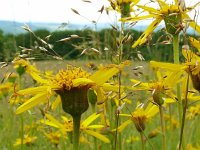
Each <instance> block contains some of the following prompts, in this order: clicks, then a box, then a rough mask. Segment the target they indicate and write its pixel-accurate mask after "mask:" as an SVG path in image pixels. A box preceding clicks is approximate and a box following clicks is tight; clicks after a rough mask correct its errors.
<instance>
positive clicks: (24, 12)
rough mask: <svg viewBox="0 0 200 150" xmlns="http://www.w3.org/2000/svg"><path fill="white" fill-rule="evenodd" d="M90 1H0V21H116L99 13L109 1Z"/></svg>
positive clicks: (189, 2) (112, 14)
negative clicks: (75, 11)
mask: <svg viewBox="0 0 200 150" xmlns="http://www.w3.org/2000/svg"><path fill="white" fill-rule="evenodd" d="M90 1H92V3H86V2H83V1H82V0H0V4H1V9H0V20H10V21H18V22H56V23H63V22H69V23H88V22H89V20H90V21H92V20H95V21H96V20H99V21H98V22H99V23H101V22H102V23H111V22H113V20H115V19H116V14H114V13H111V15H110V17H108V16H107V15H106V13H103V14H102V15H101V16H100V13H98V12H97V11H98V10H99V9H101V7H102V6H103V5H105V6H108V5H109V2H108V1H107V0H90ZM146 1H148V0H142V2H146ZM198 1H200V0H185V2H186V6H190V5H192V4H194V3H196V2H198ZM71 8H73V9H75V10H77V11H78V12H79V13H80V14H81V15H82V16H84V17H81V16H79V15H77V14H75V13H73V12H72V11H71ZM193 13H194V12H193ZM191 15H193V14H191ZM99 16H100V18H99Z"/></svg>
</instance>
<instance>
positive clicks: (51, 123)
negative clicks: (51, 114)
mask: <svg viewBox="0 0 200 150" xmlns="http://www.w3.org/2000/svg"><path fill="white" fill-rule="evenodd" d="M40 122H41V123H43V124H46V125H48V126H52V127H55V128H59V126H57V125H56V124H55V123H53V122H52V121H49V120H44V119H43V120H41V121H40Z"/></svg>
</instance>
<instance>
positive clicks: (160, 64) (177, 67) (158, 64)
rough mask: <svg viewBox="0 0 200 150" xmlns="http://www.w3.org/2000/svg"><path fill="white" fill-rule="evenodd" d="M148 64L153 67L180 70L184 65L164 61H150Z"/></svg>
mask: <svg viewBox="0 0 200 150" xmlns="http://www.w3.org/2000/svg"><path fill="white" fill-rule="evenodd" d="M150 66H151V67H153V68H163V69H167V70H169V71H180V70H182V69H183V68H184V65H180V64H172V63H165V62H157V61H150Z"/></svg>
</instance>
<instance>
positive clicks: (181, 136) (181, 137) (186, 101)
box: [178, 74, 189, 150]
mask: <svg viewBox="0 0 200 150" xmlns="http://www.w3.org/2000/svg"><path fill="white" fill-rule="evenodd" d="M188 87H189V74H188V76H187V83H186V91H185V92H186V93H185V100H184V101H183V117H182V123H181V133H180V142H179V148H178V149H179V150H181V146H182V143H183V137H184V136H183V135H184V126H185V118H186V112H187V107H188V98H187V97H188ZM183 146H184V145H183Z"/></svg>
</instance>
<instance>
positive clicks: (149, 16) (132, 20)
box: [120, 14, 157, 22]
mask: <svg viewBox="0 0 200 150" xmlns="http://www.w3.org/2000/svg"><path fill="white" fill-rule="evenodd" d="M155 17H157V15H155V14H149V15H146V16H138V17H127V18H122V19H121V20H120V21H122V22H129V21H131V22H134V21H140V20H145V19H149V18H155Z"/></svg>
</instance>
